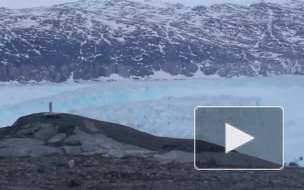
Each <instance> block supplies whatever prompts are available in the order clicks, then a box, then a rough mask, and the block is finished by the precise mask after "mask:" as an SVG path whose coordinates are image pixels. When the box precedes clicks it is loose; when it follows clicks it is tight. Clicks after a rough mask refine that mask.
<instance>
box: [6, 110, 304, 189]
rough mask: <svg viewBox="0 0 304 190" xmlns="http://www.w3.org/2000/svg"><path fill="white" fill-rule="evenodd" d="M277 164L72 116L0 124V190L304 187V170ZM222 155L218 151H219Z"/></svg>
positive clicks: (39, 116)
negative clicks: (303, 178)
mask: <svg viewBox="0 0 304 190" xmlns="http://www.w3.org/2000/svg"><path fill="white" fill-rule="evenodd" d="M194 150H195V152H196V155H197V157H196V158H197V160H199V162H198V163H197V166H200V167H204V168H214V167H216V168H224V167H227V166H229V167H243V168H248V167H249V168H252V167H258V168H276V167H277V165H276V164H274V163H271V162H268V161H265V160H261V159H259V158H255V157H252V156H248V155H244V154H241V153H238V152H235V151H234V152H231V153H229V155H228V156H229V159H223V156H224V154H225V153H224V148H223V147H221V146H218V145H215V144H212V143H209V142H205V141H201V140H197V141H196V147H194V141H193V139H174V138H166V137H158V136H153V135H150V134H148V133H144V132H141V131H138V130H135V129H132V128H129V127H127V126H122V125H118V124H114V123H108V122H103V121H98V120H93V119H90V118H85V117H80V116H76V115H71V114H59V113H58V114H53V113H52V114H50V113H38V114H32V115H29V116H25V117H21V118H20V119H18V120H17V121H16V122H15V123H14V124H13V126H10V127H5V128H0V190H2V189H3V190H9V189H12V190H38V189H56V190H57V189H82V190H87V189H92V190H93V189H96V190H97V189H98V190H100V189H303V188H304V180H302V176H303V174H304V170H302V168H300V167H296V165H294V167H292V168H288V169H287V168H286V169H284V170H282V171H197V170H195V169H194V164H193V161H194V156H193V152H194ZM226 156H227V154H225V157H226ZM278 168H279V166H278Z"/></svg>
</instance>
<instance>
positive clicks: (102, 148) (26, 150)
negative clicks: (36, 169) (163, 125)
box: [0, 113, 275, 168]
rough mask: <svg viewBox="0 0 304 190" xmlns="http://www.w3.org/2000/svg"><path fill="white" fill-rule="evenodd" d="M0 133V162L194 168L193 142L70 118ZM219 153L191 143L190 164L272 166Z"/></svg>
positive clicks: (28, 121) (44, 116)
mask: <svg viewBox="0 0 304 190" xmlns="http://www.w3.org/2000/svg"><path fill="white" fill-rule="evenodd" d="M7 129H8V130H6V128H5V129H2V131H3V132H2V133H0V137H1V138H0V157H3V158H7V157H13V158H16V157H37V156H62V155H65V156H74V155H86V156H90V155H95V154H98V155H101V156H103V157H115V158H125V157H128V156H136V157H142V158H146V159H149V160H155V161H159V162H161V163H169V162H172V161H177V162H182V163H193V162H194V154H193V152H194V140H193V139H175V138H167V137H158V136H154V135H151V134H148V133H145V132H141V131H138V130H135V129H133V128H130V127H127V126H123V125H118V124H114V123H109V122H103V121H98V120H93V119H90V118H85V117H81V116H77V115H71V114H59V113H37V114H32V115H28V116H24V117H21V118H20V119H18V120H17V121H16V122H15V123H14V124H13V126H11V127H7ZM224 151H225V149H224V147H221V146H218V145H215V144H212V143H209V142H205V141H201V140H196V160H198V161H199V162H200V163H201V164H203V166H204V167H209V163H210V160H213V166H214V164H215V165H216V167H224V166H230V165H233V166H235V167H237V166H239V167H247V166H249V167H261V168H270V167H274V165H275V164H273V163H270V162H267V161H265V160H261V159H258V158H255V157H251V156H247V155H244V154H241V153H237V152H235V151H234V152H231V153H229V154H228V155H226V157H227V156H229V159H223V155H224V154H225V153H224Z"/></svg>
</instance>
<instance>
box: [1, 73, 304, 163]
mask: <svg viewBox="0 0 304 190" xmlns="http://www.w3.org/2000/svg"><path fill="white" fill-rule="evenodd" d="M303 94H304V80H303V76H290V75H285V76H273V77H263V78H261V77H258V78H245V77H239V78H205V79H186V80H177V79H175V80H151V81H144V80H137V81H136V80H122V81H111V82H106V81H104V82H101V81H99V82H92V81H83V82H81V83H75V82H72V81H69V82H66V83H61V84H52V83H45V84H27V85H20V84H7V83H6V84H4V83H2V84H0V97H1V101H0V126H1V127H4V126H10V125H12V124H13V123H14V122H15V121H16V120H17V119H18V118H19V117H21V116H24V115H27V114H31V113H35V112H45V111H48V102H50V101H52V102H53V107H54V108H53V109H54V111H55V112H65V113H72V114H78V115H82V116H86V117H90V118H95V119H99V120H104V121H109V122H115V123H120V124H123V125H127V126H130V127H133V128H136V129H138V130H141V131H145V132H149V133H151V134H154V135H159V136H169V137H177V138H193V136H194V108H195V107H196V106H255V105H257V106H282V107H283V108H284V115H285V120H284V128H285V129H284V133H285V134H284V136H285V138H284V147H285V148H284V149H285V150H284V151H285V153H284V158H285V162H290V161H295V160H296V159H297V158H298V157H300V156H303V155H304V150H301V149H299V147H301V145H302V144H303V143H304V140H303V139H304V138H303V135H304V127H303V119H302V118H303V116H304V101H303Z"/></svg>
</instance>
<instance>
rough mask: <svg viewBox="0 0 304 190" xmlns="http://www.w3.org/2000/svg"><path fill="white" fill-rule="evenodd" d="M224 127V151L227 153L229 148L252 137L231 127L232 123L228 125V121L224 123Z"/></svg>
mask: <svg viewBox="0 0 304 190" xmlns="http://www.w3.org/2000/svg"><path fill="white" fill-rule="evenodd" d="M225 128H226V129H225V131H226V135H225V138H226V139H225V141H226V142H225V143H226V145H225V153H228V152H230V151H231V150H234V149H236V148H237V147H239V146H242V145H244V144H245V143H248V142H249V141H252V140H253V139H254V137H253V136H251V135H248V134H247V133H245V132H243V131H241V130H239V129H237V128H235V127H233V126H232V125H229V124H228V123H226V124H225Z"/></svg>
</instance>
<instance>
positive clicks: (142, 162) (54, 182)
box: [0, 156, 304, 190]
mask: <svg viewBox="0 0 304 190" xmlns="http://www.w3.org/2000/svg"><path fill="white" fill-rule="evenodd" d="M303 176H304V170H303V169H300V168H293V169H284V170H281V171H197V170H195V169H194V167H193V164H185V163H184V164H182V163H177V162H171V163H166V164H162V163H160V162H158V161H149V160H146V159H143V158H136V157H127V158H123V159H120V158H104V157H101V156H89V157H88V156H73V157H67V156H65V157H40V158H15V159H7V158H5V159H0V189H3V190H42V189H43V190H51V189H54V190H55V189H56V190H68V189H73V190H74V189H75V190H103V189H132V190H133V189H174V190H176V189H183V190H184V189H204V190H207V189H210V190H211V189H212V190H214V189H224V190H239V189H243V190H253V189H260V190H266V189H267V190H268V189H282V190H283V189H292V190H296V189H299V190H302V189H303V188H304V180H303Z"/></svg>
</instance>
